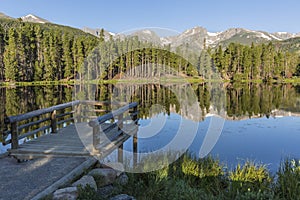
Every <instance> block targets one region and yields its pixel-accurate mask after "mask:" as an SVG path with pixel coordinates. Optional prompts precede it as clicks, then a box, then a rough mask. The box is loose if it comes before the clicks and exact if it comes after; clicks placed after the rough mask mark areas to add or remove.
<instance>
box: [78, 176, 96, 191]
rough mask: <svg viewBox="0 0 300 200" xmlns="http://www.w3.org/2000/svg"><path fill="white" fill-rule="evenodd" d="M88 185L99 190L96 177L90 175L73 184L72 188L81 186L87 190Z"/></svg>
mask: <svg viewBox="0 0 300 200" xmlns="http://www.w3.org/2000/svg"><path fill="white" fill-rule="evenodd" d="M87 185H89V186H90V187H91V188H94V189H95V190H97V184H96V181H95V179H94V177H92V176H89V175H85V176H83V177H81V178H80V179H79V180H78V181H76V182H75V183H73V184H72V186H74V187H77V186H81V187H82V188H85V187H86V186H87Z"/></svg>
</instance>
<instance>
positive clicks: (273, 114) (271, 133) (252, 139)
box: [0, 83, 300, 171]
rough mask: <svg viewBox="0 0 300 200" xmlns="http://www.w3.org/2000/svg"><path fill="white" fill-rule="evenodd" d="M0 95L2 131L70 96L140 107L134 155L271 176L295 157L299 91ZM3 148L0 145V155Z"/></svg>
mask: <svg viewBox="0 0 300 200" xmlns="http://www.w3.org/2000/svg"><path fill="white" fill-rule="evenodd" d="M78 90H82V91H79V92H78ZM0 93H1V94H0V98H1V102H0V111H1V115H0V126H1V131H3V130H5V124H4V117H5V116H10V115H16V114H19V113H26V112H29V111H32V110H36V109H39V108H44V107H49V106H52V105H56V104H60V103H64V102H68V101H71V100H72V98H74V93H76V95H81V96H91V97H89V98H92V99H96V100H100V101H102V100H119V101H137V102H139V111H140V113H139V118H140V120H139V124H140V126H139V131H138V134H137V137H138V152H140V153H149V152H154V151H157V150H161V149H164V148H165V149H170V146H168V145H169V144H172V145H173V148H174V149H185V150H188V151H189V152H190V153H192V154H194V155H195V156H197V157H203V156H207V155H212V156H214V157H218V158H219V159H220V160H221V161H222V162H224V163H226V164H227V165H228V166H229V167H230V166H233V165H235V164H236V163H238V162H244V161H245V160H247V159H248V160H253V161H255V162H258V163H260V162H262V163H265V164H267V165H268V167H269V168H270V169H271V170H272V171H275V170H276V169H278V166H279V163H280V161H281V160H282V159H284V158H286V157H290V158H300V85H291V84H276V85H267V84H266V85H265V84H241V85H232V84H222V83H210V84H192V85H188V84H170V83H164V84H138V85H133V84H131V85H129V84H124V85H99V86H96V87H95V90H88V92H87V91H86V90H84V89H81V88H80V87H78V88H77V87H75V86H72V85H59V86H33V87H14V88H0ZM0 139H1V140H3V138H1V137H0ZM174 141H175V142H174ZM131 143H132V138H131V139H129V140H128V141H127V142H126V143H125V145H124V149H125V150H129V151H130V150H131V149H132V145H131ZM8 147H9V146H1V145H0V151H1V152H4V151H5V150H6V149H7V148H8Z"/></svg>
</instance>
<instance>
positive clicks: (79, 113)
mask: <svg viewBox="0 0 300 200" xmlns="http://www.w3.org/2000/svg"><path fill="white" fill-rule="evenodd" d="M76 114H77V123H80V122H81V104H78V106H77V110H76Z"/></svg>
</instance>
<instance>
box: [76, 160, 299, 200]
mask: <svg viewBox="0 0 300 200" xmlns="http://www.w3.org/2000/svg"><path fill="white" fill-rule="evenodd" d="M127 175H128V176H129V182H128V184H126V185H125V186H121V185H117V184H115V186H116V187H117V188H118V189H117V191H118V193H126V194H129V195H131V196H134V197H135V198H136V199H139V200H140V199H141V200H148V199H170V200H171V199H172V200H177V199H178V200H180V199H182V200H185V199H191V200H193V199H195V200H196V199H197V200H198V199H228V200H229V199H249V200H250V199H300V161H299V160H296V159H287V160H285V161H284V162H282V164H281V166H280V168H279V170H278V172H277V173H276V174H274V175H273V174H271V173H270V172H269V171H268V169H267V166H266V165H263V164H256V163H254V162H251V161H246V162H245V163H242V164H238V165H237V166H236V167H235V168H234V169H232V170H229V169H228V168H227V167H226V165H224V164H222V163H220V161H219V160H218V159H215V158H212V157H207V158H203V159H196V158H193V157H191V156H189V155H188V154H185V155H183V156H181V157H180V158H179V159H178V160H177V161H176V162H174V163H172V164H170V165H169V166H167V167H164V168H162V169H160V170H156V171H152V172H149V173H128V174H127ZM89 193H90V191H89ZM81 195H83V197H84V190H83V193H82V194H81ZM89 195H90V194H89Z"/></svg>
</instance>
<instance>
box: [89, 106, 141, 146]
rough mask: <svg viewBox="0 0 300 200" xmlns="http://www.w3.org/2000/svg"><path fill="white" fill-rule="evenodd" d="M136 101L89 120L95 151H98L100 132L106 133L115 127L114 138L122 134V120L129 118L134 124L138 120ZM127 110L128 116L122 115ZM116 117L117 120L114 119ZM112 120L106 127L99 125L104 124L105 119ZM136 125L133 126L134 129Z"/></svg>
mask: <svg viewBox="0 0 300 200" xmlns="http://www.w3.org/2000/svg"><path fill="white" fill-rule="evenodd" d="M137 106H138V103H137V102H133V103H130V104H128V105H125V106H123V107H121V108H119V109H117V110H114V111H112V112H110V113H107V114H105V115H103V116H99V117H97V118H96V119H94V120H91V121H90V122H89V123H88V124H89V126H90V127H92V128H93V147H94V150H95V151H99V149H98V145H99V144H100V134H101V132H102V133H104V134H107V133H108V132H109V131H110V130H112V129H114V128H116V127H117V131H116V132H115V134H114V136H113V137H114V138H116V137H118V136H121V135H123V134H124V130H123V124H124V121H126V120H128V119H130V120H132V121H133V123H134V124H135V125H136V124H137V121H138V117H137V116H138V110H137ZM127 111H129V114H130V115H129V116H128V117H126V116H124V114H125V112H127ZM116 119H117V121H116ZM109 120H114V122H113V123H110V124H109V125H108V127H105V128H104V129H103V128H101V125H102V124H104V123H105V122H106V121H109ZM135 128H136V127H134V129H135Z"/></svg>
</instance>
